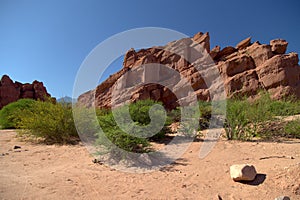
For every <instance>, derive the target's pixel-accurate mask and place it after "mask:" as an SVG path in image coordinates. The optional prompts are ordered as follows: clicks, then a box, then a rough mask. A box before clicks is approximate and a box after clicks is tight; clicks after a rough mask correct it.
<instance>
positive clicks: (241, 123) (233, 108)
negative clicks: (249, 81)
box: [225, 100, 250, 140]
mask: <svg viewBox="0 0 300 200" xmlns="http://www.w3.org/2000/svg"><path fill="white" fill-rule="evenodd" d="M249 107H250V105H249V102H248V101H245V100H244V101H240V100H228V102H227V113H226V122H225V131H226V137H227V139H229V140H232V139H248V136H247V137H246V135H245V128H246V126H247V124H248V123H249V119H247V112H248V111H247V108H249Z"/></svg>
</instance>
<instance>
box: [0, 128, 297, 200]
mask: <svg viewBox="0 0 300 200" xmlns="http://www.w3.org/2000/svg"><path fill="white" fill-rule="evenodd" d="M15 136H16V133H15V132H14V131H12V130H2V131H0V199H64V200H66V199H216V200H218V199H223V200H226V199H274V198H275V197H278V196H282V195H287V196H290V198H291V199H300V189H299V188H300V140H298V141H297V140H293V141H289V142H281V143H266V142H264V143H263V142H259V143H257V142H237V141H224V140H220V141H219V142H218V143H217V145H216V146H215V148H214V149H213V150H212V152H211V153H210V154H209V155H208V156H207V157H205V158H204V159H199V157H198V153H199V149H200V147H201V145H202V142H194V143H193V144H192V145H191V146H190V148H189V150H188V151H187V152H186V153H185V154H184V155H183V156H182V158H181V159H179V160H178V161H177V162H176V163H175V164H172V165H170V166H168V167H167V168H166V170H164V171H155V172H152V173H145V174H132V173H125V172H120V171H116V170H113V169H111V168H110V167H108V166H105V165H100V164H95V163H93V162H92V160H93V158H92V157H91V156H90V155H89V153H88V152H87V150H86V148H85V147H84V146H82V145H73V146H71V145H70V146H67V145H66V146H57V145H43V144H32V143H25V142H21V141H19V140H18V139H17V138H16V137H15ZM15 145H18V146H21V148H20V149H13V147H14V146H15ZM241 163H251V164H254V165H255V166H256V169H257V171H258V173H259V174H260V175H258V176H257V179H256V180H255V181H254V182H251V183H250V184H243V183H238V182H234V181H232V180H231V179H230V175H229V166H230V165H232V164H241ZM218 196H219V197H218Z"/></svg>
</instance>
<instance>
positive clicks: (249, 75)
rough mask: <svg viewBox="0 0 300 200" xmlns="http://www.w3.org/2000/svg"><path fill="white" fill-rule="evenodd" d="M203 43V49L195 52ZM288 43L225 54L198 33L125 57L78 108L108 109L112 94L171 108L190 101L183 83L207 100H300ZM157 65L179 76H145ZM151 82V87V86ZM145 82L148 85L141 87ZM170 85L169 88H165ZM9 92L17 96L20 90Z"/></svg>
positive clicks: (299, 77)
mask: <svg viewBox="0 0 300 200" xmlns="http://www.w3.org/2000/svg"><path fill="white" fill-rule="evenodd" d="M199 44H200V45H201V47H202V49H200V50H199V49H198V50H195V46H197V45H198V46H199ZM287 44H288V43H287V42H286V41H285V40H282V39H276V40H272V41H271V42H270V44H260V43H259V42H254V43H251V38H250V37H249V38H246V39H244V40H243V41H241V42H239V43H238V44H237V45H236V47H232V46H229V47H225V48H223V49H221V48H220V46H216V47H214V48H213V49H211V50H210V43H209V34H208V33H201V32H200V33H197V34H195V35H194V36H193V37H192V38H184V39H181V40H177V41H173V42H170V43H168V44H167V45H165V46H161V47H152V48H149V49H141V50H139V51H135V50H134V49H130V50H129V51H128V52H127V53H126V55H125V58H124V62H123V69H121V70H120V71H119V72H117V73H115V74H113V75H111V76H110V77H109V78H108V79H107V80H105V81H104V82H103V83H102V84H100V85H99V86H98V87H97V88H96V89H95V90H93V91H89V92H87V93H85V94H82V95H81V96H79V98H78V103H79V104H82V105H85V106H88V107H90V106H96V107H101V108H109V107H111V106H112V100H111V99H112V95H113V94H114V99H115V100H116V101H115V102H121V101H122V100H124V99H126V100H127V101H131V102H134V101H137V100H143V99H147V98H151V99H154V100H157V101H162V102H163V103H164V105H165V106H166V107H168V108H170V109H172V108H175V107H176V106H178V105H179V104H180V102H182V101H188V99H189V98H190V97H192V95H191V93H189V92H186V91H188V89H189V88H188V87H187V85H186V83H185V81H187V82H188V83H189V85H190V86H191V87H192V89H193V91H194V92H193V94H194V95H196V98H197V99H198V100H204V101H209V100H211V99H212V92H211V91H212V90H221V89H222V88H224V91H225V95H226V97H228V98H231V97H233V96H235V95H242V96H243V95H247V96H249V97H251V98H253V97H255V96H256V95H258V94H257V93H258V92H259V91H261V90H265V91H268V92H269V93H270V94H271V97H272V98H274V99H280V98H283V97H286V96H288V95H294V96H296V97H297V98H299V99H300V66H299V64H298V62H299V59H298V54H297V53H288V54H285V52H286V49H287ZM153 63H154V64H161V65H163V66H166V67H167V68H170V69H172V70H176V72H178V73H179V74H180V77H175V76H173V75H171V74H170V73H169V72H168V70H166V69H160V70H159V71H152V72H151V73H150V76H149V73H148V76H145V74H147V73H146V72H147V70H148V71H149V69H146V68H145V67H143V66H145V65H151V64H153ZM154 64H153V65H154ZM152 69H154V68H153V67H152ZM150 71H151V70H150ZM218 77H220V79H218ZM149 80H151V81H152V82H153V83H150V82H151V81H150V82H149V83H148V82H147V81H149ZM183 80H185V81H183ZM216 80H221V81H216ZM145 82H147V84H141V83H145ZM155 83H161V84H155ZM172 84H174V85H173V86H172V87H171V88H170V87H169V88H168V87H166V86H170V85H172ZM10 90H13V91H14V92H15V93H18V89H14V88H12V89H10ZM116 91H117V94H115V93H116ZM26 95H27V96H30V95H32V94H30V93H26ZM94 97H95V98H94Z"/></svg>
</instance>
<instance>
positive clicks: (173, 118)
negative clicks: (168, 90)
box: [0, 93, 300, 152]
mask: <svg viewBox="0 0 300 200" xmlns="http://www.w3.org/2000/svg"><path fill="white" fill-rule="evenodd" d="M260 96H261V97H260V98H259V99H257V100H255V101H248V100H246V99H243V98H239V99H231V100H228V101H227V107H226V111H227V113H226V115H227V116H226V120H225V124H224V128H225V131H226V137H227V139H229V140H233V139H236V140H251V139H252V138H253V137H258V138H262V139H270V138H274V137H288V138H300V135H299V134H300V130H299V129H300V121H299V120H294V121H290V122H282V121H281V120H280V119H278V118H277V116H288V115H295V114H300V101H297V100H295V98H290V99H285V100H280V101H275V100H272V99H271V98H270V97H269V95H268V94H265V93H263V94H261V95H260ZM154 104H156V105H159V106H162V103H159V102H154V101H152V100H144V101H138V102H135V103H132V104H130V105H127V106H122V107H120V108H118V109H116V110H115V111H114V112H112V111H111V110H104V109H98V110H96V114H97V118H98V121H96V122H95V123H99V125H100V127H101V128H102V130H103V131H104V134H105V135H103V134H100V133H97V132H99V131H97V130H96V128H95V127H96V125H95V126H90V125H89V126H84V127H85V129H84V130H83V132H88V133H92V135H93V136H94V137H96V138H97V141H96V142H97V144H101V145H104V146H106V147H108V149H110V148H113V147H116V146H117V147H119V148H121V149H123V150H126V151H130V152H145V151H148V149H149V148H148V147H149V146H150V142H151V141H158V140H160V139H162V138H164V137H165V134H166V133H168V132H170V130H169V125H170V124H172V123H174V122H179V121H180V120H181V111H182V110H181V109H180V108H177V109H174V110H172V111H168V112H165V111H164V110H161V109H151V108H152V106H153V105H154ZM198 105H199V111H200V118H199V127H200V129H205V128H208V127H209V125H210V118H211V116H212V113H214V114H215V113H218V112H221V110H220V111H219V110H218V106H214V110H212V104H211V103H210V102H203V101H199V104H198ZM220 105H221V104H220ZM215 108H217V110H216V109H215ZM220 108H221V107H220ZM149 111H150V113H151V115H149ZM126 115H127V116H126ZM116 116H117V117H118V120H116V118H115V117H116ZM125 116H126V117H125ZM128 116H129V118H128ZM151 116H152V118H151ZM82 117H83V118H85V119H87V120H89V119H88V118H87V116H86V114H84V116H82ZM89 121H90V120H89ZM164 121H165V123H164V124H161V123H162V122H164ZM117 122H121V124H123V125H122V126H121V127H120V126H119V124H118V123H117ZM150 124H152V125H153V127H158V126H159V127H162V129H159V131H158V132H157V133H155V134H154V135H153V134H151V135H149V133H150V132H151V131H152V130H153V129H152V128H151V127H150V130H151V131H148V132H147V131H145V130H146V129H145V128H146V127H148V128H149V126H150ZM0 126H1V127H2V128H18V129H22V131H21V132H22V134H26V135H30V136H34V137H40V138H43V139H44V140H45V141H46V142H47V143H68V142H72V141H74V140H76V139H78V135H77V131H76V128H75V125H74V121H73V115H72V109H71V105H70V104H59V103H58V104H54V103H53V102H51V101H47V102H41V101H34V100H30V99H21V100H19V101H17V102H14V103H11V104H9V105H7V106H5V107H4V108H3V109H2V110H0ZM78 126H80V124H79V125H78ZM182 126H184V124H182ZM184 128H189V127H183V128H181V131H182V130H185V129H184ZM95 134H96V135H95ZM112 144H113V145H112Z"/></svg>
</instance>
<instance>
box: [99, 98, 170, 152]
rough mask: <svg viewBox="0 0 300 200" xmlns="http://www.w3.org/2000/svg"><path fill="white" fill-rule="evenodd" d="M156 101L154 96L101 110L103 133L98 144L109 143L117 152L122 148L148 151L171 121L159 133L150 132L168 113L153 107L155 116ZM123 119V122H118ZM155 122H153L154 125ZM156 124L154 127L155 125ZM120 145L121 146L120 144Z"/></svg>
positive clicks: (108, 146) (100, 118)
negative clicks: (152, 141) (113, 108)
mask: <svg viewBox="0 0 300 200" xmlns="http://www.w3.org/2000/svg"><path fill="white" fill-rule="evenodd" d="M154 104H159V105H161V106H162V104H161V103H159V102H154V101H152V100H143V101H138V102H135V103H132V104H130V105H124V106H122V107H119V108H116V109H115V110H114V111H113V112H112V111H108V110H98V111H97V115H98V121H99V125H100V127H101V129H102V130H103V132H102V133H97V136H98V139H97V140H96V144H97V145H100V146H103V147H105V148H106V149H108V150H109V151H110V153H113V154H114V155H113V156H116V155H115V154H118V155H117V156H118V157H120V156H122V157H123V156H124V155H119V154H120V153H122V152H121V151H119V150H118V148H120V149H123V150H124V151H123V153H124V152H125V153H126V152H147V151H148V147H149V146H150V140H157V139H159V138H162V137H164V136H165V133H166V131H167V130H168V128H167V126H166V125H167V122H166V123H165V124H163V128H162V129H161V130H160V131H159V132H158V133H156V134H155V135H149V134H150V133H151V134H153V133H152V131H153V130H154V129H155V128H156V127H160V126H161V123H162V122H163V120H165V117H166V116H165V114H166V113H164V111H162V110H155V109H154V110H151V113H152V119H151V118H150V116H149V111H150V109H151V108H152V106H153V105H154ZM117 122H118V123H120V124H117ZM150 125H151V126H150ZM152 126H153V129H152V128H151V127H152ZM116 147H118V148H116Z"/></svg>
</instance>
